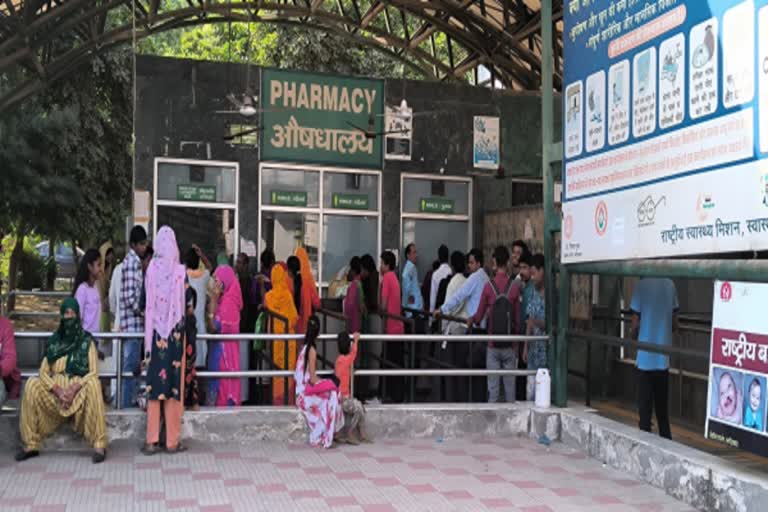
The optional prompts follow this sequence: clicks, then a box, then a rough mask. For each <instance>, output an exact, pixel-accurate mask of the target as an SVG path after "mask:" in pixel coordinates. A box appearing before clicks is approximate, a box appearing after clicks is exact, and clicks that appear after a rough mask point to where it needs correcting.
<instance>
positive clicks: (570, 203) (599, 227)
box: [562, 0, 768, 263]
mask: <svg viewBox="0 0 768 512" xmlns="http://www.w3.org/2000/svg"><path fill="white" fill-rule="evenodd" d="M565 34H566V37H565V66H566V67H565V86H564V91H565V92H564V94H563V116H564V123H563V151H564V157H565V161H564V167H563V169H564V170H563V205H562V208H563V243H562V260H563V261H564V262H565V263H577V262H584V261H601V260H611V259H631V258H649V257H669V256H679V255H686V254H706V253H718V252H733V251H747V250H762V249H768V160H766V159H765V158H766V157H767V156H768V155H767V154H766V152H767V151H768V5H765V2H762V1H761V2H755V1H754V0H720V1H708V2H702V1H699V0H696V1H690V0H689V1H683V0H678V1H675V2H608V1H593V2H589V3H585V2H576V3H574V2H569V7H568V9H566V11H565ZM756 89H757V90H756Z"/></svg>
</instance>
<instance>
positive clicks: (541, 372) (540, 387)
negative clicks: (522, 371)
mask: <svg viewBox="0 0 768 512" xmlns="http://www.w3.org/2000/svg"><path fill="white" fill-rule="evenodd" d="M551 387H552V379H551V378H550V377H549V370H547V369H546V368H539V369H538V370H537V371H536V407H539V408H541V409H548V408H549V404H550V392H551V391H550V390H551Z"/></svg>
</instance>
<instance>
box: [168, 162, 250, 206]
mask: <svg viewBox="0 0 768 512" xmlns="http://www.w3.org/2000/svg"><path fill="white" fill-rule="evenodd" d="M235 174H236V173H235V169H234V168H232V167H214V166H207V165H190V164H177V163H165V162H160V163H159V164H158V166H157V198H158V199H159V200H161V201H163V200H166V201H201V202H217V203H234V202H235V181H236V179H235Z"/></svg>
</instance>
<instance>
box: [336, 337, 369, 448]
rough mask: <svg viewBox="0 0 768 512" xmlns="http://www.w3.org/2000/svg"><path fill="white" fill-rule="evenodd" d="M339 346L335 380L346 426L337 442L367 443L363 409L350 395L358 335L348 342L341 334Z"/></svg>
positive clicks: (348, 339)
mask: <svg viewBox="0 0 768 512" xmlns="http://www.w3.org/2000/svg"><path fill="white" fill-rule="evenodd" d="M337 341H338V344H339V357H337V358H336V365H335V371H334V373H335V374H336V378H338V379H339V391H340V392H341V400H342V402H341V409H342V410H343V411H344V424H345V425H347V429H346V437H344V438H340V439H339V440H343V441H346V442H347V443H349V444H353V445H356V444H360V442H361V441H362V442H364V443H365V442H368V438H367V437H366V434H365V408H364V407H363V404H362V403H361V402H360V400H357V399H356V398H355V397H353V396H352V394H351V393H350V382H351V374H352V365H353V364H354V362H355V359H356V358H357V345H358V343H359V342H360V333H355V334H354V339H353V340H352V341H351V342H350V338H349V334H347V333H346V332H341V333H339V335H338V338H337Z"/></svg>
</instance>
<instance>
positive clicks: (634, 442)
mask: <svg viewBox="0 0 768 512" xmlns="http://www.w3.org/2000/svg"><path fill="white" fill-rule="evenodd" d="M559 412H560V416H561V424H562V433H561V437H560V440H561V441H562V442H563V443H564V444H566V445H568V446H570V447H572V448H576V449H579V450H581V451H582V452H584V453H586V454H587V455H589V456H590V457H592V458H594V459H597V460H599V461H601V462H603V463H604V464H606V465H608V466H611V467H613V468H616V469H618V470H621V471H624V472H626V473H629V474H631V475H633V476H635V477H637V478H638V479H640V480H642V481H644V482H646V483H648V484H650V485H653V486H654V487H658V488H660V489H663V490H664V491H665V492H666V493H667V494H669V495H670V496H672V497H674V498H677V499H678V500H680V501H683V502H685V503H687V504H688V505H691V506H692V507H695V508H697V509H699V510H707V511H709V510H717V511H726V512H752V511H758V510H766V503H768V475H766V474H764V473H756V472H753V471H749V470H745V469H744V468H742V467H740V466H738V465H737V464H735V463H733V462H729V461H727V460H725V459H721V458H719V457H716V456H714V455H710V454H707V453H704V452H701V451H699V450H695V449H693V448H689V447H687V446H685V445H681V444H679V443H676V442H674V441H669V440H667V439H663V438H660V437H659V436H657V435H655V434H649V433H647V432H642V431H639V430H637V429H636V428H633V427H630V426H627V425H624V424H621V423H617V422H615V421H612V420H609V419H606V418H603V417H600V416H598V415H597V414H595V412H594V411H593V410H590V409H586V408H582V407H570V408H568V409H561V410H559Z"/></svg>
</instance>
